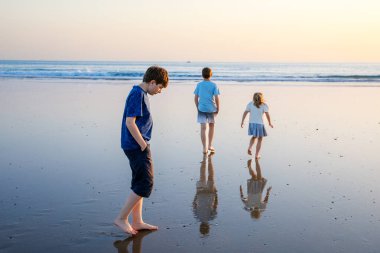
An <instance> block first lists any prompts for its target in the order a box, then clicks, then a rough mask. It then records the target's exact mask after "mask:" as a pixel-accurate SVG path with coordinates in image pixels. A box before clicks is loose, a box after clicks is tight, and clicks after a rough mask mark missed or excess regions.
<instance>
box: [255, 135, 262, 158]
mask: <svg viewBox="0 0 380 253" xmlns="http://www.w3.org/2000/svg"><path fill="white" fill-rule="evenodd" d="M262 141H263V137H259V138H257V145H256V156H255V157H256V159H259V158H260V157H261V156H260V149H261V143H262Z"/></svg>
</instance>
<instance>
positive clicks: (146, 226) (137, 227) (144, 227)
mask: <svg viewBox="0 0 380 253" xmlns="http://www.w3.org/2000/svg"><path fill="white" fill-rule="evenodd" d="M132 227H133V229H135V230H157V229H158V227H157V226H153V225H150V224H148V223H145V222H143V223H133V224H132Z"/></svg>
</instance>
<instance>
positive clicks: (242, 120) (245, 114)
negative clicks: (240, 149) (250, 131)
mask: <svg viewBox="0 0 380 253" xmlns="http://www.w3.org/2000/svg"><path fill="white" fill-rule="evenodd" d="M247 114H248V111H244V113H243V118H242V119H241V124H240V126H241V127H242V128H243V126H244V119H245V117H246V116H247Z"/></svg>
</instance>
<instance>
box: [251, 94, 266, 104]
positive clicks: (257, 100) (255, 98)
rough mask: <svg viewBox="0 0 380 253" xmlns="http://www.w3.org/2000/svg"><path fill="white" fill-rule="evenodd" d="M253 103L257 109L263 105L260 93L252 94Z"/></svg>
mask: <svg viewBox="0 0 380 253" xmlns="http://www.w3.org/2000/svg"><path fill="white" fill-rule="evenodd" d="M253 103H254V104H255V106H256V107H257V108H260V105H262V104H264V96H263V93H261V92H256V93H255V94H253Z"/></svg>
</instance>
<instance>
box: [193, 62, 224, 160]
mask: <svg viewBox="0 0 380 253" xmlns="http://www.w3.org/2000/svg"><path fill="white" fill-rule="evenodd" d="M202 77H203V81H202V82H200V83H198V84H197V87H196V88H195V91H194V95H195V96H194V102H195V106H196V108H197V111H198V123H200V124H201V141H202V145H203V154H206V153H207V151H210V153H214V152H215V148H214V147H213V146H212V141H213V138H214V125H215V116H216V115H217V114H218V112H219V94H220V92H219V89H218V87H217V86H216V84H215V83H214V82H211V81H210V79H211V77H212V70H211V69H210V68H203V70H202ZM207 126H208V128H209V131H208V142H207V134H206V130H207Z"/></svg>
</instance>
